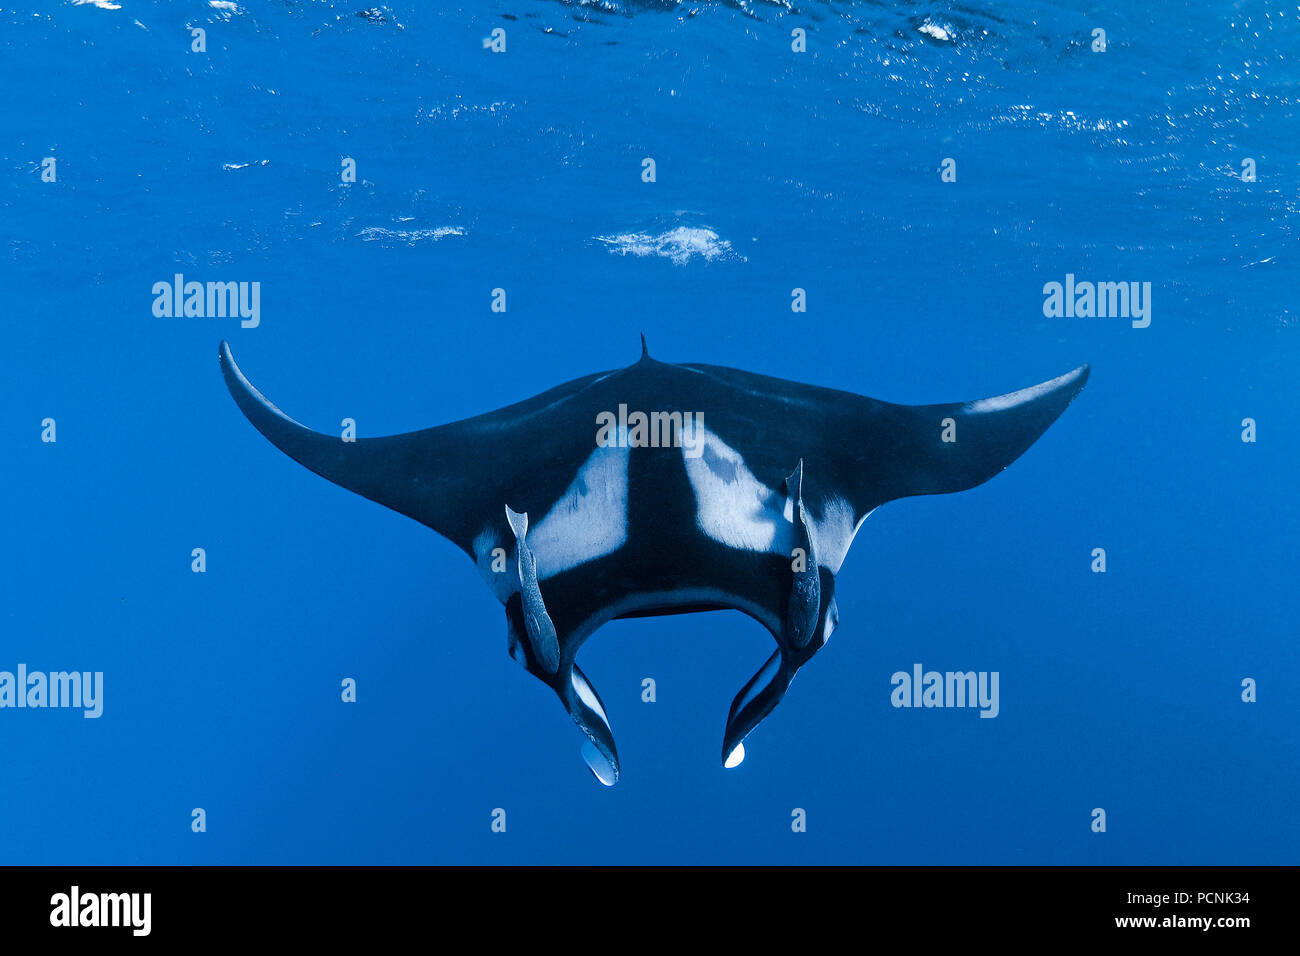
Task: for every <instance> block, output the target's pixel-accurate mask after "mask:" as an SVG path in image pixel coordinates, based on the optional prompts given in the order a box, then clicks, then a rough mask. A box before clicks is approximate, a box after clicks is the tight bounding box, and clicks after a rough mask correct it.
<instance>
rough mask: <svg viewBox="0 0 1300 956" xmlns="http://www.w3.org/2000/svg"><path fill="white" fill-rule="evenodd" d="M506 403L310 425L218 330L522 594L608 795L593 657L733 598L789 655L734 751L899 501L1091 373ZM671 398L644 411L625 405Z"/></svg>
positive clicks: (289, 432) (774, 669)
mask: <svg viewBox="0 0 1300 956" xmlns="http://www.w3.org/2000/svg"><path fill="white" fill-rule="evenodd" d="M641 346H642V348H641V358H640V359H639V360H638V361H637V362H635V363H634V364H632V365H630V366H628V367H627V368H623V369H619V370H616V371H610V372H600V373H596V374H593V375H588V376H585V377H583V378H579V379H575V380H574V381H571V382H568V383H566V384H564V385H560V386H558V387H556V388H553V389H551V390H549V391H546V392H543V393H542V394H540V395H538V396H536V397H534V398H531V399H528V400H526V401H522V402H519V403H517V404H514V405H509V406H507V407H505V408H502V409H499V410H497V411H494V412H488V413H486V414H483V415H478V416H476V417H474V418H467V419H464V420H463V421H458V422H452V423H451V424H448V425H439V426H437V427H435V428H428V429H424V430H422V431H415V432H408V433H405V434H400V435H391V436H388V437H384V438H353V439H352V440H349V441H344V440H342V439H341V438H338V437H333V436H330V435H324V434H321V433H320V432H316V431H313V430H311V429H309V428H307V427H305V426H303V425H300V424H298V423H297V422H296V421H294V420H293V419H291V418H289V417H287V416H286V415H284V414H283V413H282V412H281V411H280V410H279V409H278V408H276V407H275V406H274V405H272V404H271V403H270V402H269V401H267V399H266V398H265V397H264V396H263V395H262V393H261V392H259V391H258V390H257V389H255V388H254V387H253V386H252V385H251V384H250V383H249V381H248V379H247V378H245V377H244V374H243V373H242V372H241V371H240V370H239V367H238V366H237V365H236V364H235V360H234V358H233V357H232V356H231V354H230V347H229V345H228V344H227V343H225V342H222V343H221V348H220V359H221V370H222V373H223V374H224V376H225V380H226V384H227V386H228V387H229V389H230V393H231V395H232V396H234V399H235V402H236V403H237V404H238V405H239V408H240V410H241V411H243V413H244V415H245V416H247V418H248V420H249V421H250V422H252V423H253V425H254V427H256V428H257V430H258V431H260V432H261V433H262V434H263V435H265V436H266V437H267V438H268V439H270V441H271V443H272V444H273V445H275V446H276V447H277V448H279V449H280V450H281V451H282V452H284V453H285V454H286V455H288V456H289V457H290V458H293V459H294V460H295V461H297V462H299V463H300V464H302V465H305V466H306V467H307V468H309V469H311V470H312V471H314V472H316V474H318V475H321V476H322V477H324V478H328V479H329V480H330V481H332V482H334V483H335V484H338V485H341V486H342V487H344V488H346V489H348V490H349V491H353V492H356V493H357V494H359V495H363V496H365V497H366V498H369V499H371V500H372V501H376V502H378V503H379V504H382V505H384V506H386V507H388V508H392V509H393V510H394V511H397V512H400V513H401V514H404V515H407V516H409V517H411V518H414V519H415V520H416V521H418V522H420V523H421V524H423V525H426V526H427V527H429V528H432V529H433V530H434V531H436V532H437V533H438V534H440V535H442V536H443V537H445V538H447V539H448V540H450V541H451V542H452V543H453V544H455V545H456V546H457V547H459V548H460V549H461V550H462V551H464V552H465V553H466V554H467V555H469V557H470V558H471V559H473V560H474V562H475V564H476V565H477V567H478V569H479V571H480V573H481V574H482V576H483V578H484V580H485V581H486V582H487V585H488V587H489V588H490V589H491V590H492V593H493V594H495V595H496V597H497V598H498V600H500V601H501V603H502V604H503V605H504V607H505V615H506V637H507V647H508V649H509V652H510V655H511V657H513V658H514V659H515V660H516V661H517V662H518V663H520V664H521V665H523V667H524V668H526V669H527V670H528V672H529V673H530V674H532V675H534V676H535V677H537V678H538V679H539V680H541V681H542V682H543V683H545V684H546V685H547V686H548V687H550V688H551V689H552V690H553V691H555V693H556V694H557V695H558V696H559V698H560V701H561V703H562V704H563V705H564V707H565V709H566V710H567V711H568V713H569V715H570V716H571V717H572V718H573V721H574V722H575V723H576V724H577V725H578V727H579V728H581V730H582V731H583V733H584V734H585V735H586V737H587V740H586V743H584V745H583V747H582V755H583V757H584V759H585V760H586V762H587V766H588V767H589V768H590V769H591V771H592V773H593V774H595V776H596V777H597V779H599V780H600V782H601V783H603V784H605V785H606V786H612V785H613V784H614V783H616V782H617V781H618V778H619V773H620V765H619V757H618V751H617V750H616V748H615V746H614V735H613V733H612V731H611V730H610V724H609V718H608V717H607V716H606V712H605V706H604V704H603V703H602V702H601V699H600V695H599V694H597V693H596V690H595V688H593V687H592V686H591V683H590V682H589V681H588V680H587V678H586V677H585V676H584V675H583V673H582V671H581V670H580V669H579V667H578V665H577V663H576V658H577V654H578V649H579V648H580V647H581V646H582V644H583V642H584V641H585V640H586V639H587V638H588V637H589V636H591V634H592V633H593V632H594V631H595V630H596V629H597V628H599V627H600V626H601V625H603V624H605V623H606V622H607V621H611V620H614V619H617V618H631V617H643V616H648V615H659V614H685V613H691V612H696V611H710V610H720V609H734V610H738V611H741V612H743V613H745V614H747V615H749V616H750V617H752V618H754V619H755V620H757V621H758V622H759V623H760V624H762V625H763V626H764V627H766V628H767V630H768V631H769V632H770V633H771V634H772V637H773V639H774V640H775V641H776V651H775V652H774V653H773V654H772V656H771V657H770V658H769V659H768V660H767V663H765V664H764V665H763V666H762V667H761V668H760V669H759V671H758V673H756V674H755V675H754V677H753V678H752V679H751V680H750V681H749V683H747V684H746V685H745V686H744V687H743V688H742V689H741V691H740V693H739V694H737V695H736V698H735V700H734V701H733V703H732V705H731V712H730V714H729V715H728V717H727V725H726V732H725V734H724V736H723V742H722V762H723V765H724V766H726V767H734V766H736V765H738V764H739V763H740V762H741V761H742V760H743V759H744V755H745V748H744V743H743V742H744V740H745V738H746V737H747V736H748V735H749V734H750V733H751V732H752V731H753V730H754V728H756V727H757V726H758V725H759V723H760V722H761V721H762V720H763V719H764V718H765V717H767V715H768V714H769V713H771V712H772V709H773V708H774V707H776V705H777V704H778V703H780V701H781V699H782V698H783V697H784V696H785V693H786V689H787V688H788V687H789V686H790V682H791V680H793V678H794V675H795V674H796V673H798V671H799V668H801V667H802V666H803V665H804V664H806V663H807V662H808V661H809V660H810V659H811V658H812V657H813V655H814V654H816V653H817V652H818V651H819V650H821V648H822V647H824V646H825V645H826V642H827V641H828V640H829V638H830V636H831V633H832V632H833V631H834V630H835V629H836V627H838V626H839V611H838V609H837V607H836V604H835V576H836V575H837V574H838V573H839V570H840V566H841V564H842V563H843V561H844V558H845V555H846V554H847V553H848V550H849V545H850V544H851V543H852V542H853V538H854V536H855V535H856V534H857V531H858V528H859V527H861V525H862V522H863V521H864V520H866V518H867V516H868V515H869V514H871V512H872V511H874V510H875V509H876V508H878V507H879V506H880V505H882V504H884V503H885V502H887V501H892V500H894V499H896V498H906V497H909V496H912V495H935V494H947V493H950V492H957V491H964V490H965V489H967V488H973V487H975V486H976V485H979V484H982V483H983V482H985V481H988V480H989V479H990V478H992V477H993V476H994V475H996V474H997V473H998V472H1000V471H1002V470H1003V469H1004V468H1006V467H1007V466H1008V465H1010V464H1011V463H1012V462H1013V461H1015V460H1016V459H1017V458H1019V457H1020V455H1021V454H1022V453H1023V452H1024V451H1025V450H1026V449H1028V448H1029V446H1030V445H1032V444H1033V443H1034V442H1035V441H1036V440H1037V439H1038V437H1039V436H1040V435H1042V434H1043V432H1044V431H1046V430H1047V427H1048V426H1049V425H1051V424H1052V423H1053V422H1054V421H1056V419H1057V418H1058V417H1059V416H1060V415H1061V413H1062V412H1064V411H1065V409H1066V407H1067V406H1068V405H1069V404H1070V402H1071V401H1073V399H1074V397H1075V396H1076V395H1078V394H1079V391H1080V390H1081V389H1082V388H1083V386H1084V383H1085V382H1087V380H1088V366H1086V365H1084V366H1081V367H1080V368H1077V369H1075V370H1074V371H1072V372H1068V373H1066V374H1065V375H1062V376H1060V377H1059V378H1054V379H1052V380H1051V381H1047V382H1043V383H1042V384H1040V385H1034V386H1032V387H1030V388H1025V389H1021V390H1020V391H1016V392H1011V393H1009V394H1007V395H1001V396H999V397H997V398H985V399H981V400H979V401H973V402H958V403H953V404H940V405H895V404H891V403H889V402H882V401H878V400H876V399H872V398H865V397H863V396H860V395H856V394H853V393H851V392H843V391H837V390H835V389H829V388H820V387H818V386H814V385H803V384H799V383H797V382H790V381H786V380H784V379H779V378H771V377H768V376H766V375H756V374H752V373H750V372H743V371H738V370H736V369H732V368H724V367H721V366H716V365H696V364H689V365H674V364H669V363H666V362H660V361H657V360H655V359H653V358H651V357H650V354H649V351H648V349H647V348H646V346H645V337H644V336H642V340H641ZM629 408H631V409H637V410H653V411H650V412H647V411H634V412H632V413H631V414H628V412H627V409H629Z"/></svg>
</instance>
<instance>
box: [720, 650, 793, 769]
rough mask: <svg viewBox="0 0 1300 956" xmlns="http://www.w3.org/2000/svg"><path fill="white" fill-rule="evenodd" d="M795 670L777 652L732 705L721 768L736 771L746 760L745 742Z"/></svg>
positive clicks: (784, 689)
mask: <svg viewBox="0 0 1300 956" xmlns="http://www.w3.org/2000/svg"><path fill="white" fill-rule="evenodd" d="M795 671H796V668H795V667H793V666H792V665H791V664H790V662H789V660H788V659H787V658H786V655H785V652H784V651H782V650H780V649H778V650H777V651H776V653H774V654H773V655H772V656H771V657H769V658H768V659H767V663H766V664H764V665H763V666H762V667H761V668H759V670H758V673H757V674H755V675H754V676H753V677H752V678H750V680H749V683H748V684H746V685H745V686H744V687H743V688H741V691H740V693H739V694H737V695H736V699H735V700H733V701H732V702H731V712H730V713H729V714H728V715H727V729H726V732H725V733H724V734H723V737H722V765H723V766H724V767H727V768H728V769H730V768H732V767H737V766H739V765H740V763H741V761H743V760H744V759H745V745H744V740H745V737H747V736H748V735H749V733H750V731H752V730H753V729H754V728H755V727H757V726H758V725H759V724H760V723H762V721H763V718H764V717H766V716H767V715H768V714H770V713H771V712H772V708H774V707H775V706H776V705H777V704H779V703H781V699H782V698H783V697H785V692H786V690H787V689H789V687H790V681H792V680H793V679H794V675H795Z"/></svg>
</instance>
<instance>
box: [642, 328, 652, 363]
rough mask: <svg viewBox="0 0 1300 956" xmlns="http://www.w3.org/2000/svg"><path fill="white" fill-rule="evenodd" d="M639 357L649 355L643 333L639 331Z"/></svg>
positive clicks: (646, 357) (645, 357) (647, 356)
mask: <svg viewBox="0 0 1300 956" xmlns="http://www.w3.org/2000/svg"><path fill="white" fill-rule="evenodd" d="M641 357H642V358H643V359H648V358H649V357H650V346H648V345H646V344H645V333H644V332H642V333H641Z"/></svg>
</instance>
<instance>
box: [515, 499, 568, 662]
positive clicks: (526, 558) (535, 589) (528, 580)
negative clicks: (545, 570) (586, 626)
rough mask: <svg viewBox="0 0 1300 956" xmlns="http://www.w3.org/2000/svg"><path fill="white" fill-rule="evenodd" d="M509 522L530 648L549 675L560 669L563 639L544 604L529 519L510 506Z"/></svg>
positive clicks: (522, 610)
mask: <svg viewBox="0 0 1300 956" xmlns="http://www.w3.org/2000/svg"><path fill="white" fill-rule="evenodd" d="M506 520H507V521H509V522H510V530H511V531H513V532H514V535H515V567H516V570H517V571H518V574H519V600H520V604H521V608H520V610H521V613H522V615H523V619H524V628H525V631H526V635H527V638H528V645H529V647H530V648H532V651H533V657H535V658H536V659H537V662H538V663H539V664H541V666H542V668H543V669H544V670H545V671H546V673H548V674H554V673H556V672H557V671H558V670H559V669H560V639H559V637H558V636H557V635H556V633H555V624H554V623H553V622H552V621H551V615H550V614H548V613H547V611H546V602H545V601H543V600H542V588H541V585H540V584H538V582H537V559H536V558H535V557H534V556H533V552H532V551H531V550H530V549H529V547H528V541H527V535H528V515H527V514H526V513H525V514H520V513H519V512H517V511H513V510H511V508H510V506H509V505H506Z"/></svg>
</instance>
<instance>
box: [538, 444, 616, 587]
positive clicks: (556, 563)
mask: <svg viewBox="0 0 1300 956" xmlns="http://www.w3.org/2000/svg"><path fill="white" fill-rule="evenodd" d="M627 463H628V449H626V448H617V447H614V446H609V447H605V448H597V449H596V450H595V451H593V452H592V454H591V457H590V458H588V459H587V460H586V461H585V462H584V463H583V465H582V467H581V468H579V469H578V474H577V477H575V478H574V479H573V483H572V484H571V485H569V487H568V489H567V490H566V491H565V492H564V494H563V495H561V496H560V498H559V500H558V501H556V502H555V504H554V505H552V506H551V510H550V511H548V512H547V513H546V516H545V517H544V518H542V520H541V521H539V522H537V525H536V527H535V528H530V529H529V531H528V539H527V540H528V547H529V548H531V549H532V551H533V554H534V555H535V556H536V558H537V578H538V580H545V579H546V578H550V577H554V576H555V575H557V574H559V573H561V572H562V571H567V570H569V569H570V568H575V567H577V566H578V565H580V564H585V563H586V562H588V561H594V560H596V559H597V558H602V557H604V556H605V555H607V554H612V553H614V552H615V551H617V550H618V549H619V548H621V547H622V546H623V543H624V542H625V541H627Z"/></svg>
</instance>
